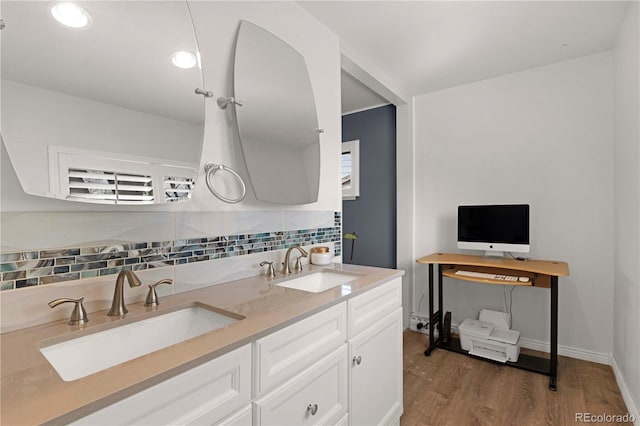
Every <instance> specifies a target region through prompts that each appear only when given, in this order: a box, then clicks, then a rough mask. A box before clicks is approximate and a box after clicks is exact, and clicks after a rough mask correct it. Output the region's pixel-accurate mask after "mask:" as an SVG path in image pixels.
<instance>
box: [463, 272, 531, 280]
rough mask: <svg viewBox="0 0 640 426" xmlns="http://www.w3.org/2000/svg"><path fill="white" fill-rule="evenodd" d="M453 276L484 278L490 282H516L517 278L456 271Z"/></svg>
mask: <svg viewBox="0 0 640 426" xmlns="http://www.w3.org/2000/svg"><path fill="white" fill-rule="evenodd" d="M455 275H462V276H464V277H473V278H486V279H490V280H501V281H518V277H515V276H513V275H500V274H490V273H486V272H473V271H456V273H455ZM527 281H528V280H527Z"/></svg>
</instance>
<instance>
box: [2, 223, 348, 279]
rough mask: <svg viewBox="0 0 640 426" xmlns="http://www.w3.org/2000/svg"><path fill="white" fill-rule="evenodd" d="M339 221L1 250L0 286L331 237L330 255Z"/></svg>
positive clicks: (337, 250) (337, 252)
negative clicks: (294, 227) (170, 238)
mask: <svg viewBox="0 0 640 426" xmlns="http://www.w3.org/2000/svg"><path fill="white" fill-rule="evenodd" d="M341 220H342V214H341V212H335V213H334V226H331V227H322V228H313V229H299V230H290V231H271V232H260V233H255V234H249V233H247V234H236V235H223V236H216V237H202V238H190V239H184V240H175V241H151V242H138V243H130V244H112V245H100V246H88V247H74V248H68V247H67V248H63V249H50V250H48V249H46V250H27V251H20V252H13V253H2V254H0V271H1V273H2V283H1V287H0V289H1V290H11V289H15V288H23V287H30V286H37V285H45V284H51V283H57V282H62V281H71V280H79V279H84V278H93V277H98V276H103V275H113V274H117V273H119V272H120V271H122V270H124V269H132V270H134V271H140V270H144V269H149V268H162V267H166V266H176V265H182V264H186V263H193V262H204V261H209V260H215V259H221V258H225V257H232V256H242V255H247V254H253V253H260V252H265V251H272V250H282V249H286V248H289V247H292V246H295V245H298V244H300V245H314V244H321V243H328V242H333V243H334V255H335V256H340V254H341V251H342V244H341V243H342V235H341Z"/></svg>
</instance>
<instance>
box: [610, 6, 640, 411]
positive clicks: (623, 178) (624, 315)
mask: <svg viewBox="0 0 640 426" xmlns="http://www.w3.org/2000/svg"><path fill="white" fill-rule="evenodd" d="M639 15H640V7H639V4H638V3H637V2H633V3H632V4H631V5H630V7H629V11H628V12H627V16H626V18H625V19H624V21H623V22H622V25H621V27H620V31H619V33H618V37H617V39H616V43H615V48H614V51H613V65H614V115H615V120H614V124H615V125H614V140H615V142H614V166H615V168H614V185H615V191H614V200H615V201H614V223H615V232H614V241H615V245H614V287H613V358H614V366H615V367H616V368H618V369H619V372H620V373H621V375H622V378H623V380H624V382H625V384H626V391H627V392H628V394H627V395H625V389H624V385H622V386H621V389H622V390H623V396H625V399H626V400H627V401H626V402H627V406H629V407H631V406H632V404H633V405H635V415H636V418H638V409H639V408H640V124H639V121H640V84H639V82H638V80H639V79H640V66H639V63H640V53H639V52H640V30H639V29H638V28H639V26H640V24H639V21H640V18H639ZM629 398H631V399H632V400H633V402H631V401H629ZM630 409H631V408H630Z"/></svg>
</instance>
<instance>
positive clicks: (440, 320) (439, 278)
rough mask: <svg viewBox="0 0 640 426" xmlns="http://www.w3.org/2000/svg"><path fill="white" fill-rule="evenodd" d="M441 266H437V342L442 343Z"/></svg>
mask: <svg viewBox="0 0 640 426" xmlns="http://www.w3.org/2000/svg"><path fill="white" fill-rule="evenodd" d="M442 306H443V305H442V265H440V264H438V312H439V313H440V315H438V340H440V341H442V336H444V327H443V324H442V323H443V318H444V311H443V310H442Z"/></svg>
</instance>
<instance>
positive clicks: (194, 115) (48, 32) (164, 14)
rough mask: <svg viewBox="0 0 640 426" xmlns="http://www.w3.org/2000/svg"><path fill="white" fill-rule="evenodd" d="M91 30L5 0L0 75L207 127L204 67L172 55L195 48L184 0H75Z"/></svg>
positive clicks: (35, 4) (44, 6)
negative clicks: (176, 62) (200, 90)
mask: <svg viewBox="0 0 640 426" xmlns="http://www.w3.org/2000/svg"><path fill="white" fill-rule="evenodd" d="M77 3H79V5H81V6H82V7H83V8H84V9H85V10H86V11H87V12H88V13H89V14H90V15H91V17H92V23H91V25H89V26H88V27H87V28H82V29H72V28H68V27H65V26H63V25H61V24H60V23H58V22H57V21H55V20H54V19H53V18H52V16H51V11H50V8H51V5H52V4H55V3H54V2H51V1H48V0H45V1H6V0H3V1H2V19H3V20H4V21H5V23H6V28H5V29H4V30H2V46H1V47H2V49H1V51H2V69H1V73H2V78H3V79H7V80H12V81H16V82H19V83H23V84H27V85H30V86H36V87H40V88H43V89H48V90H52V91H55V92H60V93H64V94H67V95H72V96H76V97H80V98H84V99H91V100H94V101H98V102H102V103H106V104H110V105H117V106H120V107H125V108H130V109H134V110H137V111H142V112H147V113H150V114H155V115H161V116H165V117H170V118H174V119H177V120H181V121H185V122H188V123H194V124H204V101H203V98H202V96H199V95H196V94H195V93H194V89H195V88H196V87H202V71H201V70H200V68H199V67H194V68H191V69H179V68H177V67H175V66H173V65H172V64H171V61H170V55H171V53H172V52H175V51H178V50H189V51H191V52H196V51H197V45H196V42H195V34H194V30H193V25H192V23H191V15H190V13H189V10H188V8H187V7H186V4H185V3H181V2H171V1H143V2H137V1H136V2H134V1H131V2H120V1H119V2H114V1H104V2H103V1H86V2H77Z"/></svg>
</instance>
